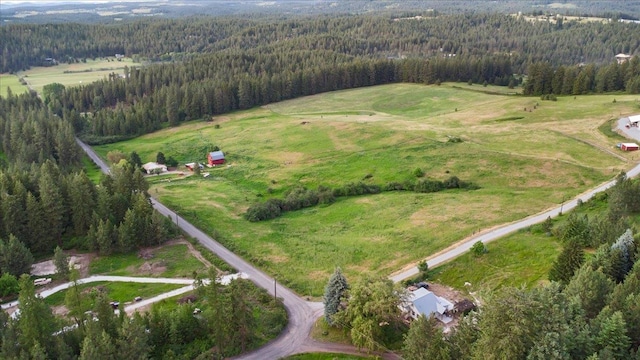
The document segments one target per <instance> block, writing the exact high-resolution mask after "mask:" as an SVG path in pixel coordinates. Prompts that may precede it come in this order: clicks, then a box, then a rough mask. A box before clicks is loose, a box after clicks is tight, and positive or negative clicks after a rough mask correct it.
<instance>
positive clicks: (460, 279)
mask: <svg viewBox="0 0 640 360" xmlns="http://www.w3.org/2000/svg"><path fill="white" fill-rule="evenodd" d="M487 249H488V252H487V253H486V254H483V255H482V256H478V257H476V256H474V255H473V254H471V253H466V254H464V255H462V256H460V257H459V258H457V259H455V260H453V261H451V262H448V263H445V264H444V265H442V266H439V267H437V268H435V269H433V270H432V271H430V272H429V280H430V281H434V282H437V283H442V284H447V285H449V286H453V287H455V288H457V289H465V286H464V284H465V282H469V283H471V287H470V288H467V290H469V291H473V292H476V291H479V293H480V294H481V296H482V294H487V293H491V292H493V291H495V290H497V289H499V288H501V287H503V286H513V287H518V288H520V287H526V288H530V287H533V286H536V285H540V284H543V283H545V282H547V279H548V275H549V270H550V269H551V266H552V265H553V262H554V261H555V259H556V257H557V256H558V254H559V253H560V251H561V250H562V245H561V244H560V242H559V241H558V239H557V238H555V237H553V236H548V235H546V234H543V233H541V232H538V233H533V232H530V231H519V232H517V233H514V234H511V235H508V236H507V237H505V238H502V239H499V240H497V241H494V242H491V243H489V244H487Z"/></svg>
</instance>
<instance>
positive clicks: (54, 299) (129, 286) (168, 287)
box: [44, 282, 187, 311]
mask: <svg viewBox="0 0 640 360" xmlns="http://www.w3.org/2000/svg"><path fill="white" fill-rule="evenodd" d="M185 286H187V285H180V284H146V283H125V282H94V283H89V284H81V285H78V289H79V290H80V294H81V295H80V298H81V302H82V307H83V311H87V310H91V309H92V308H93V305H94V301H95V297H94V296H92V293H95V292H98V291H100V292H104V293H106V295H107V299H109V300H112V301H119V302H120V304H122V305H124V303H126V302H134V299H135V298H136V297H137V296H140V297H142V298H143V299H148V298H151V297H154V296H156V295H160V294H164V293H166V292H169V291H172V290H175V289H179V288H182V287H185ZM66 293H67V290H63V291H59V292H57V293H55V294H53V295H51V296H49V297H46V298H45V299H44V301H45V303H46V304H47V305H49V306H59V305H64V297H65V296H66Z"/></svg>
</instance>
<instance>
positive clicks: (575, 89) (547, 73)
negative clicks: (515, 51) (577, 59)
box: [524, 56, 640, 96]
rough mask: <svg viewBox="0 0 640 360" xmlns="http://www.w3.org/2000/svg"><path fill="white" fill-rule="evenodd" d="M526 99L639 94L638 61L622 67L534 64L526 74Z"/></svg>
mask: <svg viewBox="0 0 640 360" xmlns="http://www.w3.org/2000/svg"><path fill="white" fill-rule="evenodd" d="M527 74H528V78H527V81H526V83H525V86H524V93H525V94H526V95H538V96H539V95H548V94H553V95H582V94H591V93H605V92H614V91H619V92H627V93H630V94H638V93H640V58H638V57H637V56H635V57H633V58H631V59H630V60H629V61H625V62H623V63H621V64H619V63H617V62H612V63H610V64H608V65H600V66H597V65H594V64H588V65H585V64H581V65H574V66H562V65H560V66H555V67H554V66H552V65H551V64H549V63H533V64H531V65H530V66H529V69H528V71H527Z"/></svg>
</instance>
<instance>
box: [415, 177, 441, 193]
mask: <svg viewBox="0 0 640 360" xmlns="http://www.w3.org/2000/svg"><path fill="white" fill-rule="evenodd" d="M442 189H444V184H443V183H442V182H441V181H438V180H430V179H421V180H418V182H416V184H415V186H414V187H413V191H415V192H421V193H432V192H438V191H441V190H442Z"/></svg>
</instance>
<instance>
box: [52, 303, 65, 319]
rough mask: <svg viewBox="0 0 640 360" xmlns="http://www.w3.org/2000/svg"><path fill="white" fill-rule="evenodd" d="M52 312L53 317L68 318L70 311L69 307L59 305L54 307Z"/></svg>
mask: <svg viewBox="0 0 640 360" xmlns="http://www.w3.org/2000/svg"><path fill="white" fill-rule="evenodd" d="M51 312H53V315H55V316H62V317H65V316H67V314H69V309H67V307H66V306H64V305H58V306H52V307H51Z"/></svg>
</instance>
